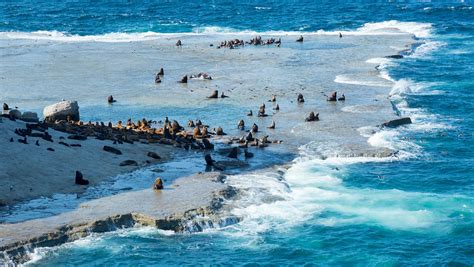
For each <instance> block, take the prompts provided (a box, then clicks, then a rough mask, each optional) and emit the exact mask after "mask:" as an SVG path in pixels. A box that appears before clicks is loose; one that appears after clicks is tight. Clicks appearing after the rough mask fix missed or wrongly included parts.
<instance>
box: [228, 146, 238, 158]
mask: <svg viewBox="0 0 474 267" xmlns="http://www.w3.org/2000/svg"><path fill="white" fill-rule="evenodd" d="M238 154H239V148H238V147H233V148H232V149H231V150H230V152H229V154H228V155H227V157H229V158H233V159H236V158H237V155H238Z"/></svg>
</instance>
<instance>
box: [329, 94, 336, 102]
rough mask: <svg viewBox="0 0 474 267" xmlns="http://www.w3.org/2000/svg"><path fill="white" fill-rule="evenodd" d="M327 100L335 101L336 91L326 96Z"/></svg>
mask: <svg viewBox="0 0 474 267" xmlns="http://www.w3.org/2000/svg"><path fill="white" fill-rule="evenodd" d="M327 101H331V102H335V101H337V92H333V93H332V94H331V96H330V97H328V99H327Z"/></svg>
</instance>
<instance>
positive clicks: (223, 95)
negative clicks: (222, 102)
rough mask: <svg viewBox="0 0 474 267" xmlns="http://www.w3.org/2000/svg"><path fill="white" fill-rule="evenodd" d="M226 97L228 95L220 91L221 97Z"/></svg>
mask: <svg viewBox="0 0 474 267" xmlns="http://www.w3.org/2000/svg"><path fill="white" fill-rule="evenodd" d="M226 97H229V96H227V95H225V94H224V92H222V93H221V98H226Z"/></svg>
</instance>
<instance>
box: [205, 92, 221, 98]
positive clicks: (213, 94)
mask: <svg viewBox="0 0 474 267" xmlns="http://www.w3.org/2000/svg"><path fill="white" fill-rule="evenodd" d="M218 97H219V91H217V90H214V91H213V92H212V94H211V95H210V96H208V97H207V98H218Z"/></svg>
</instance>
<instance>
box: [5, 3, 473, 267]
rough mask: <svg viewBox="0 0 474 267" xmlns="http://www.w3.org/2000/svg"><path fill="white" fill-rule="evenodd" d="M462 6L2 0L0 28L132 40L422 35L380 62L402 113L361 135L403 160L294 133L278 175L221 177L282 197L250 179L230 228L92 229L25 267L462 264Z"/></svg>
mask: <svg viewBox="0 0 474 267" xmlns="http://www.w3.org/2000/svg"><path fill="white" fill-rule="evenodd" d="M473 6H474V4H473V3H472V2H463V3H452V2H449V3H441V4H440V3H438V4H434V3H408V4H407V3H403V4H401V3H378V4H370V5H369V4H363V3H356V4H341V3H339V4H333V3H314V2H312V1H306V2H301V1H298V2H296V1H281V2H278V3H275V2H273V1H260V3H258V4H257V3H255V2H253V1H212V2H211V3H196V2H194V1H193V2H162V3H160V2H157V3H154V4H146V5H145V4H138V3H133V2H120V3H119V4H117V3H115V4H113V3H105V2H104V3H92V4H91V3H87V4H86V3H82V2H61V3H54V4H52V3H33V2H29V1H16V2H15V3H12V2H10V1H2V2H1V3H0V17H1V18H2V19H1V21H0V31H1V32H2V33H1V34H2V35H5V34H10V35H13V36H20V35H23V36H39V35H42V36H49V37H52V38H81V36H82V38H87V36H104V35H106V36H107V34H109V35H108V37H104V38H109V37H110V38H117V36H121V37H125V38H140V36H141V35H140V34H141V33H144V32H156V33H175V32H197V33H199V32H205V33H213V32H223V31H224V32H234V31H235V32H237V31H257V32H268V31H279V32H285V31H302V32H314V31H318V30H324V31H354V30H356V29H359V28H360V27H363V26H364V24H365V23H374V22H375V23H381V24H383V25H385V27H387V28H390V27H397V28H399V29H400V30H402V31H408V32H412V33H415V35H416V36H417V38H419V39H420V40H423V41H424V44H422V45H421V46H419V47H418V48H417V49H416V50H415V52H414V53H412V54H411V55H410V56H407V57H405V58H404V59H402V60H398V61H392V62H388V63H384V64H383V65H382V67H383V68H384V69H385V71H386V73H387V74H388V75H389V77H390V79H392V80H393V81H394V82H395V85H394V86H393V88H392V93H391V95H392V98H391V99H392V100H393V101H394V102H395V103H396V105H397V106H398V108H399V110H400V112H401V113H402V114H404V115H408V116H410V117H412V118H413V119H414V124H413V125H411V126H409V127H405V128H402V129H400V130H396V131H395V130H393V131H384V132H381V133H379V134H377V135H375V136H373V137H371V138H370V139H369V141H370V142H371V144H374V145H380V144H385V145H388V146H392V147H395V148H397V149H401V150H403V151H405V152H406V155H407V157H405V158H403V159H401V160H388V161H373V160H371V159H365V158H356V159H344V158H342V159H341V158H337V159H328V160H326V161H322V160H319V159H316V158H313V157H311V155H313V154H314V152H315V151H316V150H317V149H318V147H316V145H314V144H308V145H307V146H305V147H303V148H302V150H301V155H300V156H299V157H298V158H297V159H296V160H295V161H294V162H293V164H292V167H291V168H290V169H289V170H288V171H287V172H286V173H284V174H283V175H282V176H281V177H280V176H278V174H275V173H268V174H265V173H264V174H260V175H259V176H258V177H250V176H249V175H236V176H233V177H231V178H230V179H229V183H230V184H232V185H235V186H237V187H239V186H242V184H245V181H252V183H254V186H255V188H257V187H259V186H260V187H268V188H270V191H271V194H272V195H274V196H278V197H281V198H282V199H283V200H282V201H279V202H276V203H266V202H263V201H260V200H261V199H260V198H259V197H260V195H259V194H258V192H259V191H257V189H254V190H248V195H246V197H247V200H248V202H251V203H250V204H249V203H237V208H236V209H235V211H234V212H235V213H236V214H238V215H241V216H243V217H244V221H243V222H242V223H240V224H238V225H233V226H229V227H226V228H223V229H208V230H207V231H205V232H204V233H188V234H171V233H167V232H162V231H158V230H154V229H138V230H137V229H134V230H126V231H125V230H124V231H119V232H117V233H108V234H105V235H95V236H92V237H89V238H86V239H83V240H80V241H77V242H74V243H71V244H67V245H64V246H61V247H59V248H55V249H52V250H51V249H47V250H40V251H38V252H37V253H36V254H35V255H36V256H37V257H38V260H37V261H36V262H34V263H33V264H38V265H47V266H54V265H91V264H93V265H100V264H108V265H118V264H123V265H157V264H160V265H185V264H189V265H194V264H202V265H219V264H221V265H229V264H232V265H245V264H249V265H252V264H255V263H259V264H269V265H362V266H366V265H370V266H399V265H417V266H418V265H454V266H457V265H459V266H462V265H465V266H472V265H473V264H474V167H473V166H474V152H473V148H474V116H473V114H474V102H473V101H472V99H473V95H472V94H473V93H472V90H473V88H474V76H473V75H472V74H473V73H474V10H473ZM401 22H407V23H401ZM370 25H373V24H369V25H368V26H369V27H370ZM37 31H44V32H37ZM7 32H8V33H7ZM111 33H113V35H110V34H111ZM178 113H179V112H178ZM183 113H186V111H185V110H183ZM86 115H87V114H86ZM178 115H179V114H178ZM87 116H90V117H91V118H93V114H90V115H87ZM335 167H337V169H336V168H335ZM281 178H283V180H284V181H285V182H284V183H282V182H281ZM252 179H253V180H252ZM286 185H288V187H286ZM259 189H261V188H259Z"/></svg>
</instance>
